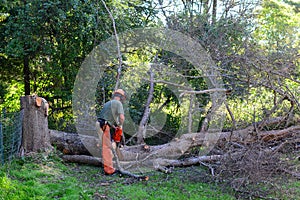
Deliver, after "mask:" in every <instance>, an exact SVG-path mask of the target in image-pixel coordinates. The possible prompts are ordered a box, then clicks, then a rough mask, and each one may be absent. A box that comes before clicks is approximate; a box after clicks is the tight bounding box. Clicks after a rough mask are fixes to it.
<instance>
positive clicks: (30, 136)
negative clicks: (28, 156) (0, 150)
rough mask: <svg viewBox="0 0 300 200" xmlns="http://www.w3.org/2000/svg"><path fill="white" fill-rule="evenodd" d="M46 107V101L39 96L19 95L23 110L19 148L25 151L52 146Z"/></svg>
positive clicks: (46, 148)
mask: <svg viewBox="0 0 300 200" xmlns="http://www.w3.org/2000/svg"><path fill="white" fill-rule="evenodd" d="M48 108H49V107H48V103H47V101H46V100H45V99H43V98H41V97H38V96H29V95H27V96H23V97H21V109H23V110H24V116H23V137H22V145H21V150H22V151H24V152H25V153H26V152H40V151H47V150H50V149H51V148H52V146H51V143H50V135H49V129H48V117H47V116H48Z"/></svg>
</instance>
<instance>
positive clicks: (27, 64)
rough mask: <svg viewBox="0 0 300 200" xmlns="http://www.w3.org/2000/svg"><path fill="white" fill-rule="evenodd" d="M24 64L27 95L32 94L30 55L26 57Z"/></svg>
mask: <svg viewBox="0 0 300 200" xmlns="http://www.w3.org/2000/svg"><path fill="white" fill-rule="evenodd" d="M23 65H24V66H23V74H24V89H25V95H30V69H29V58H28V56H25V57H24V62H23Z"/></svg>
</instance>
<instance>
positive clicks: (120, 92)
mask: <svg viewBox="0 0 300 200" xmlns="http://www.w3.org/2000/svg"><path fill="white" fill-rule="evenodd" d="M114 94H120V95H122V96H124V97H126V94H125V92H124V90H122V89H117V90H115V91H114Z"/></svg>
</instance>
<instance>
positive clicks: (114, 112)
mask: <svg viewBox="0 0 300 200" xmlns="http://www.w3.org/2000/svg"><path fill="white" fill-rule="evenodd" d="M120 114H124V110H123V105H122V103H121V102H120V101H118V100H110V101H108V102H107V103H105V104H104V106H103V108H102V110H101V111H100V113H99V115H98V118H102V119H105V120H106V121H108V123H109V124H111V125H117V124H118V122H119V115H120Z"/></svg>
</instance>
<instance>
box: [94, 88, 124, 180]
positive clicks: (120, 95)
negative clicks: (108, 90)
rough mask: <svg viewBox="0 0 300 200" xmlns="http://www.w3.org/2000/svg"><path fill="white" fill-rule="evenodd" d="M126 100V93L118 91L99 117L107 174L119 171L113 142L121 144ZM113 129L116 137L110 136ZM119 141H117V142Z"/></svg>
mask: <svg viewBox="0 0 300 200" xmlns="http://www.w3.org/2000/svg"><path fill="white" fill-rule="evenodd" d="M125 100H126V95H125V92H124V91H123V90H122V89H117V90H115V91H114V93H113V98H112V100H110V101H108V102H107V103H105V104H104V106H103V108H102V110H101V111H100V113H99V115H98V121H99V122H100V126H101V129H102V131H103V135H102V160H103V166H104V172H105V174H108V175H111V174H114V173H115V172H116V171H117V170H116V169H115V168H114V167H113V154H112V150H111V148H112V142H120V141H119V140H120V136H122V126H123V123H124V121H125V116H124V109H123V104H122V103H123V102H124V101H125ZM111 128H114V129H115V131H114V136H113V140H114V141H112V137H111V135H110V130H111ZM116 140H117V141H116Z"/></svg>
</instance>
